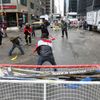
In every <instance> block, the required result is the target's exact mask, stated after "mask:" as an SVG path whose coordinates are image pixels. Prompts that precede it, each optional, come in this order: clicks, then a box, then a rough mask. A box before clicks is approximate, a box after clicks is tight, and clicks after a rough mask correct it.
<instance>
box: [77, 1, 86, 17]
mask: <svg viewBox="0 0 100 100" xmlns="http://www.w3.org/2000/svg"><path fill="white" fill-rule="evenodd" d="M86 6H87V5H86V0H77V13H78V14H79V15H80V16H86Z"/></svg>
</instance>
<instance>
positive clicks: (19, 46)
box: [9, 44, 24, 56]
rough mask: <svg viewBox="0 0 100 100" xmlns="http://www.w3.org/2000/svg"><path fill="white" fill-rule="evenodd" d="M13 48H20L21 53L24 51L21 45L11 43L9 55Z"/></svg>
mask: <svg viewBox="0 0 100 100" xmlns="http://www.w3.org/2000/svg"><path fill="white" fill-rule="evenodd" d="M15 48H18V49H19V50H20V52H21V54H22V55H24V51H23V49H22V47H21V45H16V44H13V46H12V48H11V49H10V51H9V56H11V55H12V52H13V51H14V49H15Z"/></svg>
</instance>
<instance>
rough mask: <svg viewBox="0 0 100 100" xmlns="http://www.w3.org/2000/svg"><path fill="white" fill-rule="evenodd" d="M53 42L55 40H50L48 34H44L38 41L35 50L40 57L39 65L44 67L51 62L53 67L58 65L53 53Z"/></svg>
mask: <svg viewBox="0 0 100 100" xmlns="http://www.w3.org/2000/svg"><path fill="white" fill-rule="evenodd" d="M52 40H53V38H52V39H49V36H47V34H43V35H42V37H41V40H39V41H38V43H37V45H36V48H35V50H34V52H36V51H37V53H38V55H39V59H38V63H37V65H42V64H43V63H44V62H46V61H48V62H50V63H51V64H52V65H56V62H55V59H54V56H53V52H52ZM38 70H40V69H38ZM54 71H57V69H54Z"/></svg>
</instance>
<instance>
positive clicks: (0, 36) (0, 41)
mask: <svg viewBox="0 0 100 100" xmlns="http://www.w3.org/2000/svg"><path fill="white" fill-rule="evenodd" d="M2 38H3V32H2V30H1V28H0V45H2Z"/></svg>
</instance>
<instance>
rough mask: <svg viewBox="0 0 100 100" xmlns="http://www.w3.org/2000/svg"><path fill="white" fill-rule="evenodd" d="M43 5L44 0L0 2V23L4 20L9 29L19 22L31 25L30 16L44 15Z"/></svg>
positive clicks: (9, 0)
mask: <svg viewBox="0 0 100 100" xmlns="http://www.w3.org/2000/svg"><path fill="white" fill-rule="evenodd" d="M0 1H1V0H0ZM45 3H46V2H45V0H2V2H0V15H1V18H0V22H1V21H3V20H2V18H4V20H6V21H7V23H8V26H9V27H12V26H18V25H19V22H21V21H22V23H26V22H29V23H31V22H32V16H40V15H42V14H45V13H46V9H45ZM2 16H3V17H2Z"/></svg>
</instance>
